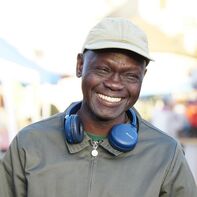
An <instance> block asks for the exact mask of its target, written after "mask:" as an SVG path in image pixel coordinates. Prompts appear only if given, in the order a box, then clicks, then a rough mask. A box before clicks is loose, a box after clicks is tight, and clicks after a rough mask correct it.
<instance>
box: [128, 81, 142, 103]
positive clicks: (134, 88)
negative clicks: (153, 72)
mask: <svg viewBox="0 0 197 197" xmlns="http://www.w3.org/2000/svg"><path fill="white" fill-rule="evenodd" d="M128 90H129V94H130V98H131V100H132V101H133V102H136V101H137V99H138V97H139V94H140V90H141V84H136V85H131V86H130V87H129V88H128Z"/></svg>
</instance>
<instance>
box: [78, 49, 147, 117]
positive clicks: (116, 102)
mask: <svg viewBox="0 0 197 197" xmlns="http://www.w3.org/2000/svg"><path fill="white" fill-rule="evenodd" d="M145 73H146V67H145V61H144V60H142V59H139V57H138V58H136V57H135V56H131V54H130V53H129V52H128V51H125V50H99V51H98V50H97V51H87V52H86V53H85V54H83V55H82V54H79V55H78V61H77V76H78V77H80V76H82V92H83V106H84V107H85V111H84V112H85V113H89V114H90V116H93V117H96V118H99V119H102V120H115V119H118V118H119V117H121V116H122V115H123V114H124V112H125V111H126V110H128V109H129V108H130V107H132V106H133V105H134V104H135V102H136V101H137V99H138V97H139V93H140V89H141V84H142V81H143V77H144V75H145Z"/></svg>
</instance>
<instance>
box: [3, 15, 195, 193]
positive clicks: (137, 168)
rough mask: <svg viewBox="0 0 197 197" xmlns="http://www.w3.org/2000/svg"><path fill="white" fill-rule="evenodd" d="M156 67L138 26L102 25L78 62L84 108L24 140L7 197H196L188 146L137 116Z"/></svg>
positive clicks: (18, 141) (6, 181)
mask: <svg viewBox="0 0 197 197" xmlns="http://www.w3.org/2000/svg"><path fill="white" fill-rule="evenodd" d="M151 60H152V59H151V57H150V55H149V50H148V42H147V38H146V34H145V33H144V32H143V31H142V30H141V29H140V28H139V27H137V26H136V25H134V24H133V23H132V22H131V21H129V20H127V19H124V18H119V17H106V18H104V19H102V20H101V21H100V22H99V23H98V24H96V25H95V26H94V27H93V28H92V29H91V30H90V32H89V34H88V36H87V39H86V40H85V43H84V45H83V48H82V52H81V53H79V54H78V56H77V65H76V75H77V77H81V88H82V92H83V98H82V100H81V101H77V102H73V103H72V104H71V105H70V106H69V107H68V108H67V109H66V110H65V112H62V113H58V114H56V115H54V116H52V117H50V118H47V119H45V120H42V121H39V122H36V123H33V124H31V125H29V126H27V127H25V128H24V129H22V130H21V131H20V132H19V133H18V135H17V136H16V137H15V139H14V140H13V142H12V143H11V145H10V148H9V150H8V151H7V153H6V154H5V156H4V158H3V159H2V161H1V164H0V170H1V171H0V196H4V197H22V196H25V197H38V196H39V197H57V196H58V197H65V196H69V197H77V196H80V197H87V196H94V197H109V196H113V197H120V196H121V197H128V196H133V197H170V196H173V197H196V196H197V190H196V184H195V182H194V178H193V176H192V173H191V171H190V169H189V167H188V164H187V161H186V159H185V156H184V153H183V151H182V147H181V146H180V144H179V143H178V142H177V141H176V140H174V139H173V138H172V137H170V136H168V135H166V134H165V133H164V132H162V131H160V130H158V129H157V128H156V127H154V126H152V125H151V124H150V123H148V122H147V121H145V120H144V119H143V118H142V117H141V116H140V114H139V113H138V112H137V111H136V109H135V108H134V104H135V103H136V101H137V100H138V98H139V94H140V90H141V85H142V82H143V78H144V76H145V74H146V71H147V66H148V63H149V61H151ZM155 85H156V84H155ZM64 91H68V90H64ZM68 94H69V91H68Z"/></svg>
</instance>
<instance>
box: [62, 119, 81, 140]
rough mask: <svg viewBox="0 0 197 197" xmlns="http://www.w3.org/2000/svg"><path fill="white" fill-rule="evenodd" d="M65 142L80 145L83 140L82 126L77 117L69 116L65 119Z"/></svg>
mask: <svg viewBox="0 0 197 197" xmlns="http://www.w3.org/2000/svg"><path fill="white" fill-rule="evenodd" d="M64 128H65V135H66V140H67V142H68V143H70V144H77V143H80V142H81V141H82V140H83V138H84V132H83V126H82V123H81V121H80V118H79V116H77V115H70V116H67V117H66V120H65V124H64Z"/></svg>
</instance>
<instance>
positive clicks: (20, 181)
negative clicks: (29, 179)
mask: <svg viewBox="0 0 197 197" xmlns="http://www.w3.org/2000/svg"><path fill="white" fill-rule="evenodd" d="M24 166H25V154H24V151H23V150H22V149H21V150H20V149H19V147H18V140H17V137H16V138H15V139H14V140H13V142H12V143H11V145H10V147H9V150H8V151H7V152H6V154H5V155H4V157H3V158H2V160H1V162H0V196H2V197H25V196H26V179H25V173H24Z"/></svg>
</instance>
